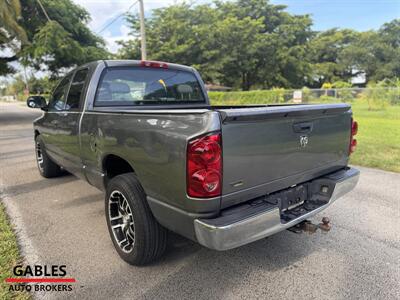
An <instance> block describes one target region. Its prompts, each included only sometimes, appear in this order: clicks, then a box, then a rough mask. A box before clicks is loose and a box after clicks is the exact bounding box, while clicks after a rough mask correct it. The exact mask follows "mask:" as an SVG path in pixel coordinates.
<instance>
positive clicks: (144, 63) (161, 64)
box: [140, 60, 168, 69]
mask: <svg viewBox="0 0 400 300" xmlns="http://www.w3.org/2000/svg"><path fill="white" fill-rule="evenodd" d="M140 66H142V67H147V68H161V69H168V64H167V63H165V62H161V61H149V60H142V61H141V62H140Z"/></svg>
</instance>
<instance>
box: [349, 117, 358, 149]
mask: <svg viewBox="0 0 400 300" xmlns="http://www.w3.org/2000/svg"><path fill="white" fill-rule="evenodd" d="M357 132H358V123H357V121H354V120H353V118H351V135H350V146H349V153H350V154H351V153H353V152H354V151H356V148H357V140H356V139H355V138H354V136H355V135H356V134H357Z"/></svg>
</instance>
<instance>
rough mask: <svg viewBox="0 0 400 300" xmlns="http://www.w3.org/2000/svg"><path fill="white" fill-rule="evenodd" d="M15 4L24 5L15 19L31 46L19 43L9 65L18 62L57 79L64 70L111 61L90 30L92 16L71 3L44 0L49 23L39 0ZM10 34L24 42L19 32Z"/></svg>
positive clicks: (100, 42) (20, 1)
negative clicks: (80, 65) (47, 72)
mask: <svg viewBox="0 0 400 300" xmlns="http://www.w3.org/2000/svg"><path fill="white" fill-rule="evenodd" d="M2 2H6V3H7V2H10V1H2ZM11 2H13V3H16V5H17V4H18V5H19V4H20V6H16V7H20V9H17V10H16V11H17V12H18V13H17V14H15V16H14V17H13V19H14V20H15V21H16V22H18V25H19V27H20V28H22V29H24V32H25V35H26V40H27V42H23V43H18V44H19V47H17V48H14V49H12V50H13V52H14V55H13V56H12V57H11V58H10V59H9V61H15V60H17V59H18V60H19V61H20V62H21V63H23V64H24V65H29V66H32V67H34V68H35V69H37V70H40V69H44V70H48V71H49V72H50V73H51V74H52V76H55V77H57V76H58V75H59V72H60V70H61V71H62V70H63V68H70V67H73V66H75V65H79V64H83V63H85V62H88V61H92V60H97V59H104V58H107V57H109V53H108V52H107V51H106V49H105V43H104V40H103V39H101V38H100V37H98V36H96V35H95V34H93V33H92V32H91V31H90V29H89V28H88V26H87V23H88V22H89V20H90V16H89V14H88V12H87V11H86V10H85V9H84V8H82V7H80V6H79V5H77V4H75V3H73V2H72V1H71V0H41V2H42V3H43V6H44V7H45V9H46V11H47V13H48V15H49V17H50V19H51V21H48V20H47V18H46V17H45V15H44V13H43V11H42V9H41V8H40V6H39V4H38V2H37V1H36V0H19V1H18V0H13V1H11ZM3 6H4V4H3ZM0 7H1V6H0ZM19 11H20V14H19ZM19 15H20V18H18V16H19ZM7 32H8V34H9V38H10V39H11V40H18V41H20V42H21V41H23V39H22V37H21V35H20V34H17V32H14V31H11V30H10V31H7ZM2 45H3V46H4V43H2ZM4 47H7V45H5V46H4ZM9 61H7V62H9ZM8 71H10V70H8Z"/></svg>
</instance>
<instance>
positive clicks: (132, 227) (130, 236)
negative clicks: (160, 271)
mask: <svg viewBox="0 0 400 300" xmlns="http://www.w3.org/2000/svg"><path fill="white" fill-rule="evenodd" d="M105 210H106V218H107V226H108V230H109V232H110V236H111V239H112V241H113V244H114V246H115V249H116V250H117V252H118V254H119V255H120V257H121V258H122V259H123V260H125V261H126V262H127V263H129V264H132V265H145V264H148V263H150V262H152V261H154V260H156V259H157V258H159V257H160V256H161V255H162V254H163V253H164V251H165V248H166V244H167V230H166V229H165V228H164V227H162V226H161V225H160V224H159V223H158V222H157V221H156V219H155V218H154V216H153V214H152V213H151V210H150V207H149V205H148V204H147V200H146V195H145V192H144V190H143V188H142V186H141V185H140V183H139V181H138V180H137V178H136V176H135V175H134V174H133V173H127V174H122V175H119V176H116V177H114V178H113V179H112V180H111V181H110V182H109V184H108V185H107V193H106V199H105Z"/></svg>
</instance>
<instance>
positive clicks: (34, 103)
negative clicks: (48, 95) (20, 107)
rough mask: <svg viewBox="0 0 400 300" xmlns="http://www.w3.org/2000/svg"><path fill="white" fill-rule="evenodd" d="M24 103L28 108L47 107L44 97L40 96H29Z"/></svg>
mask: <svg viewBox="0 0 400 300" xmlns="http://www.w3.org/2000/svg"><path fill="white" fill-rule="evenodd" d="M26 105H27V106H28V107H30V108H41V109H45V108H46V107H47V103H46V99H45V98H44V97H42V96H30V97H29V98H28V99H27V100H26Z"/></svg>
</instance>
